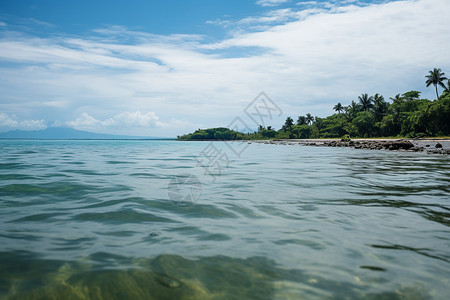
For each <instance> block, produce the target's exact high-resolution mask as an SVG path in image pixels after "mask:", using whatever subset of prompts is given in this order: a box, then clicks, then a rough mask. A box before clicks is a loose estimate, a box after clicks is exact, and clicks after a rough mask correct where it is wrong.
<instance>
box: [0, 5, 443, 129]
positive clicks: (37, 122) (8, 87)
mask: <svg viewBox="0 0 450 300" xmlns="http://www.w3.org/2000/svg"><path fill="white" fill-rule="evenodd" d="M449 28H450V1H448V0H404V1H382V0H379V1H368V0H366V1H358V0H347V1H332V0H330V1H301V0H226V1H225V0H223V1H215V0H190V1H185V0H183V1H182V0H165V1H156V0H148V1H145V0H140V1H139V0H133V1H131V0H130V1H105V0H98V1H85V0H78V1H52V0H23V1H15V0H2V1H0V132H4V131H10V130H16V129H20V130H40V129H45V128H48V127H52V126H66V127H71V128H75V129H79V130H87V131H91V132H99V133H110V134H126V135H137V136H155V137H175V136H177V135H181V134H185V133H189V132H192V131H194V130H196V129H198V128H209V127H223V126H227V125H228V124H230V122H232V121H233V120H234V119H235V118H236V117H239V118H242V119H244V118H245V116H246V115H245V113H244V109H245V108H246V107H247V105H249V104H250V103H251V102H252V101H253V100H254V99H255V97H257V96H258V95H259V94H260V93H261V92H265V94H266V95H267V96H268V97H269V98H270V99H271V100H272V101H273V103H275V104H276V105H277V106H278V107H279V109H280V114H279V115H278V114H277V115H276V116H273V118H272V120H270V122H268V123H267V124H265V125H272V126H273V127H275V128H276V129H278V128H280V127H281V125H282V124H283V123H284V120H285V119H286V117H288V116H290V117H292V118H293V119H294V120H296V119H297V117H298V116H299V115H305V114H306V113H311V114H312V115H314V116H320V117H325V116H327V115H330V114H332V113H334V111H333V106H334V105H335V104H336V103H338V102H340V103H342V104H343V105H348V104H349V103H350V102H351V101H352V100H355V101H356V100H357V98H358V96H359V95H361V94H362V93H368V94H370V95H373V94H375V93H380V94H382V95H383V96H384V97H385V99H389V97H394V96H395V95H396V94H399V93H400V94H401V93H404V92H407V91H410V90H417V91H420V92H422V94H421V96H422V97H423V98H428V99H430V100H433V99H434V98H435V95H434V93H435V92H434V88H433V87H429V88H426V86H425V75H427V74H428V71H429V70H432V69H433V68H441V69H442V71H443V72H446V75H447V76H448V75H450V59H449V53H450V30H449ZM269 123H270V124H269ZM250 127H252V128H254V127H256V125H254V124H252V125H250Z"/></svg>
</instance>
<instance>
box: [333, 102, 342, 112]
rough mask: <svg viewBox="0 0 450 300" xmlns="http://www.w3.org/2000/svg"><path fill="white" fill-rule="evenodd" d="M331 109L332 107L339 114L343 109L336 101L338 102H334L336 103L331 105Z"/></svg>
mask: <svg viewBox="0 0 450 300" xmlns="http://www.w3.org/2000/svg"><path fill="white" fill-rule="evenodd" d="M333 109H334V110H335V111H337V112H338V113H339V114H340V113H341V111H343V110H344V107H343V106H342V104H341V102H338V104H336V105H335V106H334V107H333Z"/></svg>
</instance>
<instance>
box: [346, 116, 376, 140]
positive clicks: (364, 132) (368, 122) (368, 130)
mask: <svg viewBox="0 0 450 300" xmlns="http://www.w3.org/2000/svg"><path fill="white" fill-rule="evenodd" d="M352 125H353V126H354V127H355V128H356V132H357V134H358V136H360V137H372V136H373V135H374V134H373V133H374V127H375V117H374V115H373V114H372V113H371V112H370V111H362V112H359V113H358V114H357V115H356V118H354V119H353V121H352Z"/></svg>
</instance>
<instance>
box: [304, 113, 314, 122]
mask: <svg viewBox="0 0 450 300" xmlns="http://www.w3.org/2000/svg"><path fill="white" fill-rule="evenodd" d="M312 122H314V117H313V116H312V115H311V114H310V113H307V114H306V124H308V125H310V124H311V123H312Z"/></svg>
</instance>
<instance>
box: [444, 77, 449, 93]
mask: <svg viewBox="0 0 450 300" xmlns="http://www.w3.org/2000/svg"><path fill="white" fill-rule="evenodd" d="M443 93H450V79H447V86H446V87H444V92H443Z"/></svg>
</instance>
